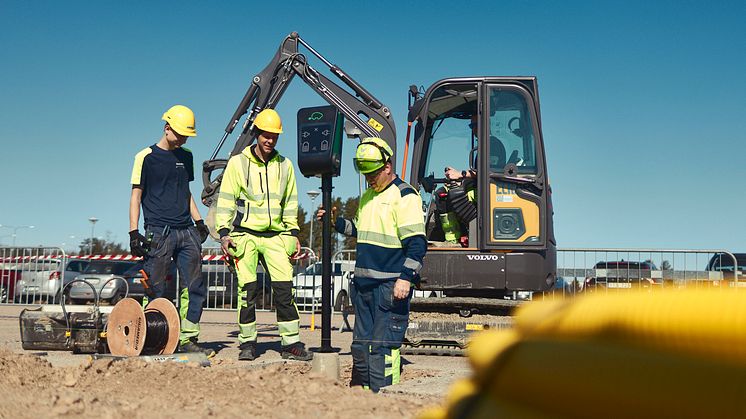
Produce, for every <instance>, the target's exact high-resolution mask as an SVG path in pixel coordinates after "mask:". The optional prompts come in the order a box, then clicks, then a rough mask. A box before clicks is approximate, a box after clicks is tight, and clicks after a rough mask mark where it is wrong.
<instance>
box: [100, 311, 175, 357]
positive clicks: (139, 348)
mask: <svg viewBox="0 0 746 419" xmlns="http://www.w3.org/2000/svg"><path fill="white" fill-rule="evenodd" d="M106 341H107V343H108V345H109V351H110V352H111V354H112V355H116V356H139V355H164V354H165V355H170V354H173V353H174V351H175V350H176V346H177V345H178V343H179V313H178V312H177V311H176V307H174V305H173V304H172V303H171V302H170V301H169V300H167V299H165V298H157V299H155V300H153V301H151V302H150V303H149V304H148V306H147V307H146V308H145V311H143V310H142V307H141V305H140V303H138V302H137V301H135V300H134V299H132V298H125V299H123V300H122V301H120V302H118V303H117V305H116V306H114V309H113V310H112V311H111V314H110V315H109V321H108V323H107V325H106Z"/></svg>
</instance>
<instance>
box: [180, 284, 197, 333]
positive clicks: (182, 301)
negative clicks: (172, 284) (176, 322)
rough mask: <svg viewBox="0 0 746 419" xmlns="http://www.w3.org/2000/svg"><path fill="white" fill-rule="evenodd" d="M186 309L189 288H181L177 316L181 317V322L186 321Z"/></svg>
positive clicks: (187, 306) (187, 307) (187, 308)
mask: <svg viewBox="0 0 746 419" xmlns="http://www.w3.org/2000/svg"><path fill="white" fill-rule="evenodd" d="M187 310H189V289H188V288H183V289H182V290H181V294H179V317H180V318H181V321H182V324H183V322H184V321H186V315H187ZM182 329H183V327H182ZM198 330H199V329H198Z"/></svg>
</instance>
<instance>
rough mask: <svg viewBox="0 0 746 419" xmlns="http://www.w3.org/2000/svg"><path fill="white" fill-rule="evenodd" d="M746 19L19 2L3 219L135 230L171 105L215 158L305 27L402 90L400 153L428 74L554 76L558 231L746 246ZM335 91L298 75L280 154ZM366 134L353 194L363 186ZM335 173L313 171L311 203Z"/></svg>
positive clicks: (576, 236)
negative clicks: (143, 162)
mask: <svg viewBox="0 0 746 419" xmlns="http://www.w3.org/2000/svg"><path fill="white" fill-rule="evenodd" d="M744 22H746V3H744V2H743V1H733V2H728V1H723V2H704V1H703V2H691V1H658V2H573V1H564V2H549V1H546V2H531V1H511V2H504V1H484V2H483V1H473V2H460V3H457V2H444V1H428V2H422V3H416V2H406V1H397V2H393V1H392V2H387V1H378V2H369V1H360V2H341V1H339V2H285V3H271V2H259V4H254V2H251V3H250V2H227V1H225V2H196V1H184V2H155V1H153V2H144V1H141V2H136V1H129V2H108V1H101V2H85V1H71V2H52V1H37V2H20V1H7V0H6V1H4V2H3V6H2V13H1V14H0V45H2V56H3V58H2V64H0V144H1V145H2V154H1V156H2V157H0V176H1V178H2V179H3V181H4V185H3V191H4V198H3V199H2V200H0V224H3V225H11V226H21V225H34V226H35V228H34V229H33V230H29V229H20V230H18V237H17V241H16V243H17V244H18V245H38V244H44V245H61V244H62V243H65V248H67V249H70V248H74V245H73V243H78V242H79V241H80V240H82V239H83V238H85V237H88V236H90V234H91V225H90V223H89V222H88V218H89V217H91V216H95V217H97V218H98V219H99V220H100V221H99V222H98V223H97V224H96V226H95V234H96V236H104V235H105V234H106V232H110V235H111V236H110V237H111V238H112V239H114V240H116V241H119V242H125V241H126V239H127V230H128V218H127V207H128V200H129V191H130V185H129V177H130V171H131V167H132V159H133V157H134V155H135V154H136V153H137V152H138V151H139V150H141V149H142V148H144V147H146V146H148V145H150V144H153V143H154V142H156V141H157V139H158V138H159V136H160V133H161V130H162V124H163V123H162V121H161V120H160V116H161V114H162V113H163V112H164V111H165V110H166V109H167V108H168V107H169V106H171V105H172V104H176V103H181V104H185V105H188V106H190V107H192V109H194V110H195V112H196V114H197V130H198V133H199V135H198V137H196V138H194V139H191V140H190V141H189V143H188V144H187V146H188V147H189V148H191V150H192V151H193V153H194V155H195V162H196V169H197V170H198V171H199V170H200V166H201V162H202V161H203V160H205V159H207V158H209V156H210V154H211V153H212V151H213V149H214V147H215V145H216V144H217V141H218V140H219V139H220V137H221V135H222V133H223V129H224V128H225V125H226V123H227V122H228V119H229V118H230V116H231V115H232V113H233V111H234V110H235V107H236V105H237V104H238V102H239V101H240V99H241V97H242V96H243V94H244V92H245V90H246V88H247V87H248V84H249V81H250V79H251V77H252V76H253V75H254V74H256V73H257V72H259V71H260V70H261V69H263V68H264V66H265V65H266V64H267V62H268V61H269V60H270V58H271V57H272V56H273V54H274V53H275V51H276V50H277V47H278V46H279V45H280V42H281V41H282V40H283V38H284V37H285V36H286V35H287V34H288V33H290V32H292V31H298V32H299V33H300V35H301V37H303V38H304V39H305V40H306V41H308V42H309V43H310V44H311V45H312V46H314V48H315V49H317V50H318V51H319V52H321V53H322V54H324V55H325V56H326V58H327V59H329V60H330V61H332V62H333V63H336V64H338V65H339V66H341V67H342V68H343V69H344V70H346V71H347V72H348V73H349V74H350V75H352V77H354V78H355V79H356V80H357V81H359V82H360V83H361V84H363V85H364V86H365V87H366V88H367V89H368V90H369V91H370V92H372V93H373V94H374V95H376V96H377V97H378V98H379V99H380V100H381V101H383V102H384V103H385V104H387V105H388V106H390V108H391V109H392V112H393V114H394V118H395V120H396V124H397V133H398V134H399V149H400V150H403V141H404V136H405V129H406V104H407V98H406V91H407V87H408V86H409V85H410V84H416V85H423V86H425V87H427V86H429V85H430V84H432V83H433V82H435V81H437V80H438V79H441V78H444V77H452V76H470V75H535V76H537V77H538V80H539V88H540V92H541V93H540V99H541V107H542V122H543V132H544V141H545V144H546V147H547V160H548V164H549V176H550V181H551V184H552V187H553V191H554V194H553V197H554V205H555V229H556V235H557V240H558V244H559V246H560V247H633V248H634V247H656V248H692V249H704V248H723V249H729V250H733V251H739V250H740V251H744V250H746V246H744V245H743V244H742V236H743V235H744V233H745V232H746V221H744V217H743V208H744V206H746V195H744V193H743V192H742V190H743V180H744V179H746V169H744V164H743V161H744V156H746V78H744V74H746V54H744V51H746V24H744ZM312 64H313V65H315V67H317V68H318V69H321V68H322V67H323V66H322V65H321V63H319V62H312ZM320 104H323V101H322V100H321V99H320V98H318V97H317V96H316V95H315V94H314V93H313V92H312V91H311V90H310V89H308V88H307V87H306V86H305V84H303V83H302V82H301V81H300V80H296V81H295V83H294V84H293V85H292V86H291V87H290V88H289V89H288V92H287V93H286V95H285V98H284V100H283V101H282V103H281V105H280V106H279V107H278V111H279V112H280V113H281V115H284V116H285V131H286V133H287V134H285V135H284V136H283V137H281V138H280V142H279V145H278V150H279V151H280V152H281V153H283V154H285V155H287V156H289V157H290V158H291V159H292V160H295V155H296V144H295V138H296V126H295V120H294V119H295V116H294V115H295V113H296V112H297V109H298V108H300V107H306V106H315V105H320ZM234 140H235V137H231V143H232V141H234ZM231 147H232V144H229V145H226V146H225V147H224V148H223V151H222V155H226V154H227V153H228V152H229V151H230V149H231ZM352 150H354V144H353V143H351V142H346V143H345V153H344V155H345V165H344V166H343V169H342V171H343V176H342V178H338V179H336V180H335V193H336V194H338V195H340V196H342V197H348V196H353V195H356V194H357V188H358V183H357V177H356V176H355V175H354V171H353V170H352V167H351V164H350V159H351V153H352ZM318 186H320V180H319V179H316V178H311V179H305V178H302V177H301V178H300V179H299V182H298V187H299V191H300V192H301V194H300V197H299V198H300V203H301V205H302V206H303V207H305V208H309V207H310V199H309V198H308V197H307V196H306V194H305V191H308V190H310V189H314V188H317V187H318ZM201 189H202V182H201V180H197V181H195V182H194V183H193V184H192V192H193V194H195V195H196V196H199V193H200V191H201ZM317 203H318V200H317ZM201 209H202V212H203V215H204V214H205V213H206V209H205V208H204V207H201ZM11 233H12V231H11V230H10V229H7V228H0V243H2V244H6V245H7V244H9V243H10V241H11V238H10V237H9V235H10V234H11ZM71 236H74V237H75V238H71Z"/></svg>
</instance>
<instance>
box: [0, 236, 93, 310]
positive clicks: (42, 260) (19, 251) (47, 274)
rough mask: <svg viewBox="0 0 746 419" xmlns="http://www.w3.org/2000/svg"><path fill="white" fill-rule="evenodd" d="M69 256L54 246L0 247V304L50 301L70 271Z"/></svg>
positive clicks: (57, 296) (55, 298)
mask: <svg viewBox="0 0 746 419" xmlns="http://www.w3.org/2000/svg"><path fill="white" fill-rule="evenodd" d="M70 261H71V258H69V257H68V256H67V255H66V254H65V251H64V250H62V249H60V248H58V247H30V248H26V247H0V303H2V304H12V303H22V304H31V303H40V304H52V303H56V302H58V301H59V300H60V291H61V289H62V286H63V285H64V284H66V283H67V282H69V281H72V279H73V278H74V275H76V274H78V273H79V272H71V271H69V270H67V269H65V268H66V267H72V266H69V265H70V264H69V262H70Z"/></svg>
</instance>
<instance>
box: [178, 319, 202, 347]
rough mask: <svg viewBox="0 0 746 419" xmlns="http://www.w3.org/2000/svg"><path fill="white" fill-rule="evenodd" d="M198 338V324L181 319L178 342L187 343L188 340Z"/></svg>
mask: <svg viewBox="0 0 746 419" xmlns="http://www.w3.org/2000/svg"><path fill="white" fill-rule="evenodd" d="M197 336H199V324H198V323H192V322H190V321H189V320H187V319H184V318H182V319H181V333H179V342H181V343H187V342H189V340H190V339H192V338H196V337H197Z"/></svg>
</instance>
